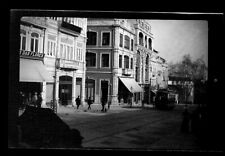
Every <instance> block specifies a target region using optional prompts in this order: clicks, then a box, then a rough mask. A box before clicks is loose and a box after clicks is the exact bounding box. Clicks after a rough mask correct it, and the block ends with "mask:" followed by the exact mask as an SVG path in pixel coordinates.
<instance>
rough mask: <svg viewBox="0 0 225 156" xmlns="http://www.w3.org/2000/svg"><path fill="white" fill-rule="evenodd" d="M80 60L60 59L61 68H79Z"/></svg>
mask: <svg viewBox="0 0 225 156" xmlns="http://www.w3.org/2000/svg"><path fill="white" fill-rule="evenodd" d="M78 67H79V62H77V61H69V60H63V59H60V61H59V68H68V69H77V68H78Z"/></svg>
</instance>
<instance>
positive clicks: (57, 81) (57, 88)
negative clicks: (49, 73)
mask: <svg viewBox="0 0 225 156" xmlns="http://www.w3.org/2000/svg"><path fill="white" fill-rule="evenodd" d="M55 99H56V103H57V106H59V73H58V72H56V84H55Z"/></svg>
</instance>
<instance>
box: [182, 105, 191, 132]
mask: <svg viewBox="0 0 225 156" xmlns="http://www.w3.org/2000/svg"><path fill="white" fill-rule="evenodd" d="M182 116H183V120H182V123H181V132H186V133H188V132H189V123H190V113H189V112H188V109H187V105H185V109H184V112H183V113H182Z"/></svg>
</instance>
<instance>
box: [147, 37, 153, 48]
mask: <svg viewBox="0 0 225 156" xmlns="http://www.w3.org/2000/svg"><path fill="white" fill-rule="evenodd" d="M148 48H149V49H150V50H152V39H151V38H149V39H148Z"/></svg>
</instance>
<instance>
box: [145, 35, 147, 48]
mask: <svg viewBox="0 0 225 156" xmlns="http://www.w3.org/2000/svg"><path fill="white" fill-rule="evenodd" d="M145 48H147V36H145Z"/></svg>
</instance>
